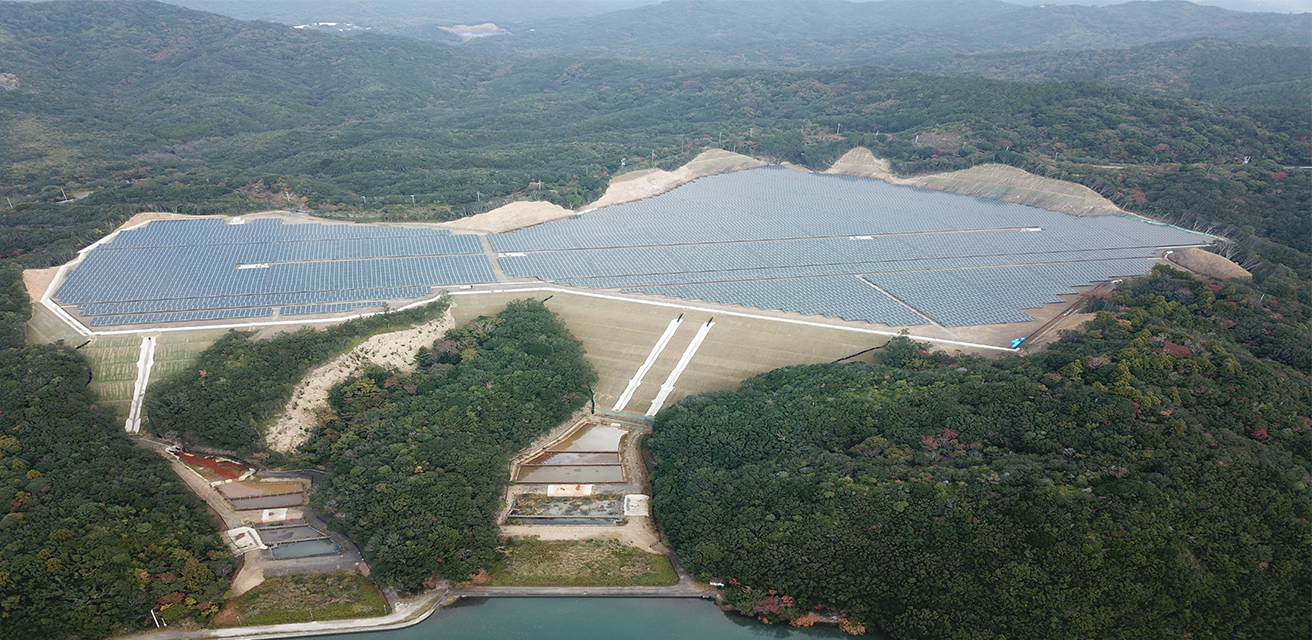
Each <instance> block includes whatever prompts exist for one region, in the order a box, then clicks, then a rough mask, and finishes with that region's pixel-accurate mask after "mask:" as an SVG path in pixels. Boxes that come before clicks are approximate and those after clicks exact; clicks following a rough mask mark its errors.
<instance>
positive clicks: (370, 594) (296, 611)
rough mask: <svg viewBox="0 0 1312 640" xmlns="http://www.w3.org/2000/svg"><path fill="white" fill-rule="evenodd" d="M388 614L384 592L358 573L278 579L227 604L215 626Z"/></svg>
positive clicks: (291, 576)
mask: <svg viewBox="0 0 1312 640" xmlns="http://www.w3.org/2000/svg"><path fill="white" fill-rule="evenodd" d="M388 611H390V608H389V607H388V605H387V598H385V597H383V592H382V591H379V590H378V587H376V586H374V583H372V582H370V581H369V579H368V578H366V577H364V576H362V575H360V574H358V573H356V572H354V571H341V572H338V573H314V574H308V575H290V576H275V577H272V578H269V579H267V580H265V581H264V582H263V583H261V584H260V586H258V587H255V588H254V589H251V590H250V591H247V592H246V593H243V594H242V595H240V596H238V597H236V598H233V599H232V600H229V601H228V602H226V603H225V604H224V605H223V609H222V610H220V611H219V613H218V614H216V615H215V617H214V625H215V626H217V627H239V626H245V625H262V624H291V623H296V622H314V621H317V620H341V619H346V618H372V617H375V616H382V615H387V613H388Z"/></svg>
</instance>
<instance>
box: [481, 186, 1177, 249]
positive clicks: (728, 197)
mask: <svg viewBox="0 0 1312 640" xmlns="http://www.w3.org/2000/svg"><path fill="white" fill-rule="evenodd" d="M1128 225H1137V226H1142V225H1141V223H1139V222H1137V221H1129V220H1122V219H1119V218H1115V217H1099V218H1075V217H1072V216H1068V215H1065V214H1062V213H1056V212H1052V211H1045V210H1043V209H1037V208H1034V207H1027V206H1024V205H1018V204H1012V203H1008V202H999V201H996V200H983V199H979V198H969V197H965V196H959V195H955V194H950V193H944V192H940V191H929V190H923V189H913V188H909V187H901V186H895V185H891V184H887V183H884V182H880V181H878V180H869V179H863V178H852V177H848V176H834V175H821V174H801V173H797V172H794V171H789V170H787V169H783V168H779V167H766V168H761V169H753V170H751V171H740V172H736V173H730V174H723V175H718V176H712V177H709V178H702V179H700V180H697V181H694V182H692V183H689V184H686V185H683V186H681V187H679V188H677V189H675V190H673V191H671V192H669V193H666V194H664V195H662V196H660V197H658V198H649V199H646V200H639V201H637V202H631V203H628V204H622V205H616V206H612V207H605V208H602V209H598V210H596V211H592V212H589V213H587V214H584V215H581V216H576V217H574V218H569V219H566V220H562V221H559V222H554V223H551V224H546V225H539V226H536V227H528V228H526V229H520V230H518V231H513V232H510V233H504V234H498V235H495V236H492V238H491V240H492V246H493V247H494V248H495V249H496V250H497V251H502V252H519V251H543V250H551V249H580V248H601V247H629V246H649V245H670V244H692V243H703V242H731V241H742V240H767V239H777V238H816V237H832V236H857V235H878V234H897V233H902V234H905V233H919V232H929V231H940V232H941V231H956V230H963V229H1004V228H1031V227H1042V228H1044V229H1045V230H1049V231H1059V230H1069V231H1071V232H1073V233H1076V234H1085V233H1093V232H1098V231H1097V230H1103V231H1107V232H1110V233H1113V234H1123V232H1125V231H1127V230H1129V231H1130V235H1131V236H1133V237H1142V235H1143V233H1142V230H1140V229H1138V228H1132V227H1131V226H1128ZM1154 233H1155V234H1156V237H1157V238H1158V240H1157V241H1156V242H1155V244H1156V245H1157V246H1169V245H1174V244H1196V243H1197V236H1194V235H1193V234H1189V233H1187V232H1183V231H1179V230H1176V229H1172V228H1170V227H1159V228H1157V229H1156V230H1155V232H1154ZM1123 239H1125V240H1128V239H1130V238H1129V237H1123Z"/></svg>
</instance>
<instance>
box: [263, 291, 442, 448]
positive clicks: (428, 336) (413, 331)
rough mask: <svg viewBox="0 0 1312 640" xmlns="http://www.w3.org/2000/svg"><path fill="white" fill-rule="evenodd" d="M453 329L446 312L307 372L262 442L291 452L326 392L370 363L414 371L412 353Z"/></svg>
mask: <svg viewBox="0 0 1312 640" xmlns="http://www.w3.org/2000/svg"><path fill="white" fill-rule="evenodd" d="M454 326H455V320H454V319H453V318H452V316H451V311H450V310H449V309H448V310H447V312H446V313H444V314H442V317H441V318H438V319H436V320H433V321H431V322H426V323H424V324H421V325H417V326H415V327H411V328H409V329H405V330H404V331H393V332H391V333H380V334H378V335H376V336H373V337H371V338H369V339H368V340H365V341H364V342H362V343H361V344H360V346H358V347H356V348H355V349H352V350H351V351H350V352H348V353H345V354H342V355H340V356H338V357H336V358H334V359H333V360H332V361H330V362H328V363H327V364H325V365H323V366H320V367H319V368H317V369H315V370H313V371H311V372H310V373H308V374H306V376H305V379H303V380H301V382H300V384H298V385H296V390H295V391H293V392H292V397H291V399H290V400H289V401H288V402H287V406H286V408H285V409H284V410H283V413H282V416H280V417H279V418H278V421H277V422H276V423H274V424H273V426H271V427H269V429H268V431H267V432H266V433H265V434H264V439H265V440H266V441H267V442H268V443H269V447H270V448H271V449H273V450H274V451H281V452H284V453H286V452H289V451H291V450H293V449H295V448H296V447H298V446H300V445H301V443H303V442H305V440H306V438H308V437H309V436H310V433H311V432H312V431H314V429H315V427H317V426H318V424H319V421H318V417H317V416H316V415H315V414H316V412H318V411H322V410H324V409H326V408H327V406H328V390H329V389H332V388H333V387H335V386H337V385H338V384H341V383H342V382H344V381H345V380H346V379H347V378H350V377H351V376H354V375H357V374H359V373H360V372H361V371H363V370H364V369H365V368H366V367H368V366H369V365H371V364H373V365H377V366H379V367H382V368H384V369H395V370H397V371H401V372H403V373H409V372H411V371H414V368H415V354H416V353H418V351H419V348H420V347H431V346H432V345H433V342H435V341H436V340H437V339H438V338H441V337H442V334H444V333H446V332H447V331H448V330H450V329H451V328H452V327H454Z"/></svg>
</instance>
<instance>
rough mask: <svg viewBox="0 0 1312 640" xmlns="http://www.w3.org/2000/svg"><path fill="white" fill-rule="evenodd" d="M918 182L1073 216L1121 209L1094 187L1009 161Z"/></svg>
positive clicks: (921, 185) (1110, 213) (1113, 211)
mask: <svg viewBox="0 0 1312 640" xmlns="http://www.w3.org/2000/svg"><path fill="white" fill-rule="evenodd" d="M912 180H913V181H914V183H915V184H916V185H917V186H920V187H925V188H927V189H938V190H939V191H947V192H950V193H959V194H961V195H966V196H975V197H977V198H991V199H994V200H1005V201H1007V202H1015V203H1016V204H1027V205H1030V206H1032V207H1039V208H1041V209H1047V210H1049V211H1060V212H1062V213H1068V214H1070V215H1073V216H1108V215H1118V214H1120V213H1121V210H1120V209H1119V208H1117V206H1116V205H1115V204H1112V201H1111V200H1108V199H1106V198H1104V197H1102V196H1100V195H1098V193H1097V192H1096V191H1094V190H1093V189H1090V188H1088V187H1086V186H1084V185H1082V184H1075V183H1074V182H1066V181H1064V180H1054V179H1052V178H1045V177H1043V176H1037V175H1034V174H1032V173H1030V172H1028V171H1025V170H1023V169H1017V168H1016V167H1011V166H1007V165H1005V164H982V165H978V166H974V167H971V168H969V169H963V170H961V171H953V172H951V173H940V174H935V175H928V176H917V177H916V178H912Z"/></svg>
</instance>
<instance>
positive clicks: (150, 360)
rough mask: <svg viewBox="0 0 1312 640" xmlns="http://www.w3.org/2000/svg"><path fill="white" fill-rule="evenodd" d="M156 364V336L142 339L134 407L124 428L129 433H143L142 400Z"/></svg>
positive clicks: (133, 397)
mask: <svg viewBox="0 0 1312 640" xmlns="http://www.w3.org/2000/svg"><path fill="white" fill-rule="evenodd" d="M154 366H155V336H146V337H144V338H142V339H141V357H140V358H137V382H136V385H135V386H133V388H132V409H131V411H129V412H128V421H127V423H126V424H124V425H123V426H124V428H125V429H126V430H127V432H128V433H141V402H142V401H143V400H145V398H146V385H148V384H150V370H151V368H152V367H154Z"/></svg>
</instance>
